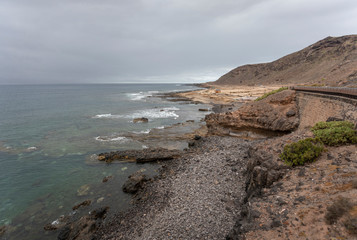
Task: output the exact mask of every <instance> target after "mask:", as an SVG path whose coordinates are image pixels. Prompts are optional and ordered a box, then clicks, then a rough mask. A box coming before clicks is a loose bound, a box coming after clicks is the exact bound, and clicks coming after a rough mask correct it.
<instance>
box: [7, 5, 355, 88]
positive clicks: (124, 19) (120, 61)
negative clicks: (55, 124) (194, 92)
mask: <svg viewBox="0 0 357 240" xmlns="http://www.w3.org/2000/svg"><path fill="white" fill-rule="evenodd" d="M356 33H357V1H356V0H61V1H54V0H1V1H0V84H4V83H13V84H19V83H29V84H30V83H115V82H204V81H211V80H216V79H217V78H218V77H220V76H221V75H223V74H224V73H226V72H227V71H229V70H231V69H232V68H235V67H237V66H239V65H243V64H248V63H260V62H267V61H272V60H275V59H277V58H280V57H282V56H284V55H286V54H289V53H291V52H294V51H297V50H300V49H302V48H304V47H306V46H308V45H310V44H312V43H314V42H316V41H318V40H320V39H322V38H325V37H327V36H341V35H347V34H356Z"/></svg>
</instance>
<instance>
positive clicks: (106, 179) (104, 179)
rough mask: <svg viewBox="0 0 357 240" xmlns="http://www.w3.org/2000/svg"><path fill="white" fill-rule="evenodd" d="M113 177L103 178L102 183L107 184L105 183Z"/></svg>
mask: <svg viewBox="0 0 357 240" xmlns="http://www.w3.org/2000/svg"><path fill="white" fill-rule="evenodd" d="M112 177H113V176H106V177H104V178H103V180H102V182H103V183H105V182H108V181H109V179H111V178H112Z"/></svg>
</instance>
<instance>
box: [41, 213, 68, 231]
mask: <svg viewBox="0 0 357 240" xmlns="http://www.w3.org/2000/svg"><path fill="white" fill-rule="evenodd" d="M69 221H70V217H69V216H64V215H62V216H60V217H59V218H58V219H56V220H55V221H53V222H52V223H48V224H46V225H45V226H44V227H43V229H44V230H46V231H55V230H57V229H60V228H63V227H64V226H65V225H66V224H67V223H68V222H69Z"/></svg>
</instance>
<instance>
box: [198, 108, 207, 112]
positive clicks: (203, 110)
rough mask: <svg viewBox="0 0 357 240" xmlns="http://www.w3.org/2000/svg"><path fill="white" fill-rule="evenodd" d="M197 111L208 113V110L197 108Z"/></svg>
mask: <svg viewBox="0 0 357 240" xmlns="http://www.w3.org/2000/svg"><path fill="white" fill-rule="evenodd" d="M198 111H200V112H208V111H209V109H208V108H199V109H198Z"/></svg>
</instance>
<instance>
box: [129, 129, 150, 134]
mask: <svg viewBox="0 0 357 240" xmlns="http://www.w3.org/2000/svg"><path fill="white" fill-rule="evenodd" d="M150 131H151V130H150V129H146V130H143V131H140V132H136V131H134V132H133V133H135V134H149V133H150Z"/></svg>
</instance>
